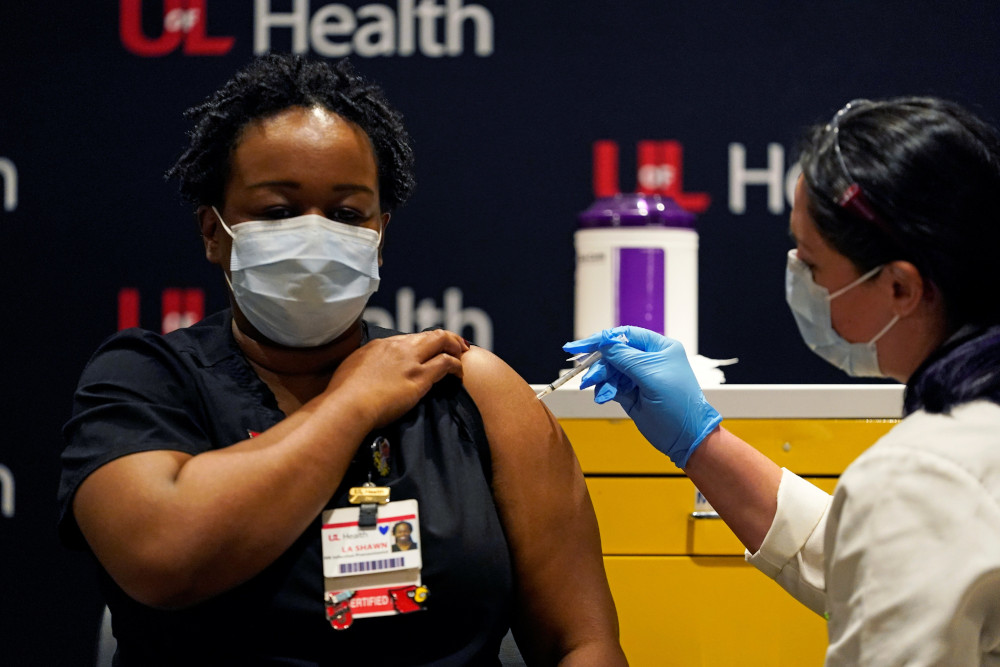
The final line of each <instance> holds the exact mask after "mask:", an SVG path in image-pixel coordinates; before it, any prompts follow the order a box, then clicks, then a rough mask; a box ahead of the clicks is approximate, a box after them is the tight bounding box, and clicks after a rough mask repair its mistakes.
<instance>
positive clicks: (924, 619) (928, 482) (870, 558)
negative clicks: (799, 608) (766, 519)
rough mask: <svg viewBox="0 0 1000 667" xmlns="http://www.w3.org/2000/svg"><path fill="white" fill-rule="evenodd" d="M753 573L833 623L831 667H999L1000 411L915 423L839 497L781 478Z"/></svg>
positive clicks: (842, 485) (958, 412) (843, 484)
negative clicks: (774, 511)
mask: <svg viewBox="0 0 1000 667" xmlns="http://www.w3.org/2000/svg"><path fill="white" fill-rule="evenodd" d="M747 560H749V561H750V562H751V563H752V564H753V565H755V566H756V567H757V568H758V569H760V570H761V571H762V572H764V573H765V574H767V575H768V576H770V577H772V578H773V579H775V580H776V581H777V582H778V583H779V584H780V585H781V586H782V587H783V588H785V590H787V591H788V592H789V593H791V594H792V595H793V596H794V597H795V598H796V599H798V600H800V601H801V602H802V603H803V604H805V605H806V606H808V607H809V608H810V609H812V610H813V611H816V612H817V613H819V614H829V616H828V620H829V627H828V631H829V641H830V645H829V648H828V650H827V655H826V664H827V665H830V666H834V665H836V666H840V665H852V666H861V665H871V666H875V665H877V666H878V667H887V666H891V665H908V666H925V665H941V666H944V665H947V666H949V667H961V666H965V665H995V666H1000V406H997V405H996V404H994V403H990V402H987V401H976V402H972V403H968V404H965V405H962V406H959V407H957V408H955V409H954V410H953V411H952V413H951V415H940V414H938V415H932V414H928V413H926V412H915V413H913V414H912V415H910V416H908V417H907V418H906V419H904V420H903V421H902V422H900V423H899V425H897V426H896V427H895V428H893V429H892V430H891V431H890V432H889V433H887V434H886V435H885V436H884V437H883V438H881V439H880V440H879V441H878V442H876V443H875V444H874V445H872V446H871V447H870V448H869V449H868V450H867V451H866V452H865V453H864V454H862V455H861V456H859V457H858V459H857V460H856V461H854V463H852V464H851V465H850V466H848V468H847V470H845V471H844V473H843V475H841V477H840V481H839V482H838V484H837V488H836V490H835V491H834V494H833V496H832V497H831V496H829V495H827V494H826V493H824V492H823V491H821V490H819V489H818V488H816V487H815V486H813V485H812V484H809V483H808V482H806V481H804V480H802V479H801V478H799V477H797V476H796V475H794V474H792V473H791V472H789V471H788V470H784V471H783V473H782V478H781V485H780V487H779V489H778V510H777V514H776V515H775V518H774V522H773V523H772V525H771V528H770V530H769V531H768V533H767V536H766V537H765V539H764V542H763V544H762V545H761V547H760V550H759V551H758V552H757V553H755V554H749V553H748V554H747Z"/></svg>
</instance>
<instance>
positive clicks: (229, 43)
mask: <svg viewBox="0 0 1000 667" xmlns="http://www.w3.org/2000/svg"><path fill="white" fill-rule="evenodd" d="M119 2H120V4H119V11H118V31H119V34H120V36H121V40H122V45H124V46H125V48H126V49H128V50H129V51H131V52H132V53H134V54H135V55H137V56H143V57H146V58H155V57H158V56H165V55H167V54H169V53H173V52H174V51H176V50H177V49H178V48H180V49H181V51H182V52H183V53H184V54H185V55H189V56H221V55H224V54H226V53H229V51H230V50H231V49H232V48H233V44H234V43H235V42H236V38H235V37H223V36H210V35H209V34H208V29H207V16H206V12H205V4H206V0H163V2H162V12H163V21H162V24H161V25H160V26H159V28H160V31H159V34H147V33H146V31H145V30H144V29H143V21H144V17H143V11H142V10H143V0H119ZM147 4H148V3H147ZM153 5H154V6H158V5H160V3H153ZM145 20H146V21H150V22H151V21H152V20H151V19H149V18H148V17H146V19H145ZM157 23H159V22H157Z"/></svg>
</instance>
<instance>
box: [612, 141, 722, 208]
mask: <svg viewBox="0 0 1000 667" xmlns="http://www.w3.org/2000/svg"><path fill="white" fill-rule="evenodd" d="M636 162H637V163H638V164H637V171H636V192H642V193H644V194H660V195H665V196H668V197H670V198H672V199H673V200H674V201H675V202H677V203H678V204H679V205H680V206H681V208H683V209H685V210H688V211H691V212H692V213H704V212H705V211H706V210H707V209H708V207H709V205H710V204H711V203H712V198H711V197H710V196H709V195H708V193H705V192H684V148H683V147H682V146H681V143H680V142H679V141H673V140H670V141H640V142H639V143H638V145H637V146H636ZM618 192H621V189H620V188H619V184H618V144H617V143H616V142H614V141H609V140H601V141H595V142H594V195H595V196H597V197H610V196H612V195H614V194H616V193H618Z"/></svg>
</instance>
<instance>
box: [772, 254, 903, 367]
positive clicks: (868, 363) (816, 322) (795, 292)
mask: <svg viewBox="0 0 1000 667" xmlns="http://www.w3.org/2000/svg"><path fill="white" fill-rule="evenodd" d="M881 269H882V266H876V267H875V268H874V269H872V270H871V271H869V272H868V273H866V274H864V275H863V276H861V277H860V278H858V279H857V280H855V281H854V282H852V283H851V284H849V285H846V286H845V287H841V288H840V289H839V290H837V291H836V292H834V293H833V294H830V292H829V291H828V290H827V289H826V288H825V287H821V286H820V285H817V284H816V283H815V281H814V280H813V277H812V271H811V270H810V269H809V267H808V266H806V264H805V262H803V261H802V260H801V259H799V256H798V254H797V253H796V251H795V250H794V249H793V250H789V251H788V265H787V267H786V269H785V299H786V301H788V306H789V307H790V308H791V309H792V315H794V316H795V323H796V324H798V326H799V333H801V334H802V340H804V341H805V343H806V345H808V346H809V349H810V350H812V351H813V352H815V353H816V354H818V355H819V356H821V357H822V358H823V359H825V360H826V361H828V362H829V363H831V364H833V365H834V366H836V367H837V368H839V369H840V370H842V371H844V372H845V373H847V374H848V375H852V376H854V377H884V374H883V373H882V370H881V369H880V368H879V365H878V350H877V349H876V347H875V343H876V342H878V339H879V338H881V337H882V336H884V335H885V333H886V332H887V331H889V329H891V328H892V326H893V325H894V324H896V322H898V321H899V315H895V316H894V317H893V318H892V319H891V320H890V321H889V323H888V324H887V325H885V327H883V329H882V330H881V331H879V332H878V333H877V334H875V337H874V338H872V339H871V340H870V341H868V342H867V343H850V342H848V341H846V340H844V339H843V338H842V337H841V336H840V334H838V333H837V332H836V331H835V330H834V328H833V323H832V321H831V319H830V302H831V301H833V300H834V299H836V298H837V297H838V296H840V295H841V294H844V293H845V292H847V291H848V290H850V289H852V288H854V287H856V286H858V285H860V284H861V283H863V282H864V281H866V280H868V279H869V278H871V277H872V276H874V275H875V274H876V273H878V272H879V271H880V270H881Z"/></svg>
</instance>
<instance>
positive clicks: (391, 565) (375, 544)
mask: <svg viewBox="0 0 1000 667" xmlns="http://www.w3.org/2000/svg"><path fill="white" fill-rule="evenodd" d="M360 512H361V508H360V507H342V508H338V509H334V510H327V511H325V512H323V532H322V540H323V579H324V583H325V585H324V588H323V590H324V599H325V603H326V615H327V619H328V620H329V621H330V624H331V625H332V626H333V627H334V628H336V629H338V630H343V629H346V628H348V627H350V625H351V624H352V623H353V622H354V619H358V618H366V617H371V616H393V615H395V614H407V613H411V612H414V611H420V610H421V609H423V608H424V603H425V601H426V600H427V589H426V587H424V586H423V585H421V581H420V569H421V567H422V566H423V560H422V558H423V557H422V554H421V549H420V518H419V513H418V510H417V501H416V500H400V501H396V502H388V503H385V504H383V505H379V506H378V509H377V512H378V513H377V516H376V519H375V526H374V527H372V528H363V527H361V526H359V525H358V519H359V515H360Z"/></svg>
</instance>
